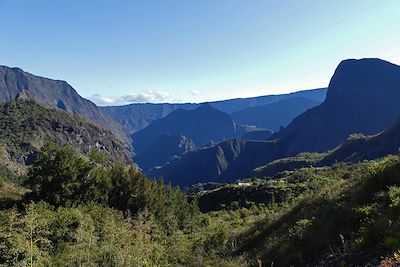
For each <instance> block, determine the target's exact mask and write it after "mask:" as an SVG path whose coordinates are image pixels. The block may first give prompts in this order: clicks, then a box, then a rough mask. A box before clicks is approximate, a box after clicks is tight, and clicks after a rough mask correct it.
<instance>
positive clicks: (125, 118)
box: [101, 88, 327, 134]
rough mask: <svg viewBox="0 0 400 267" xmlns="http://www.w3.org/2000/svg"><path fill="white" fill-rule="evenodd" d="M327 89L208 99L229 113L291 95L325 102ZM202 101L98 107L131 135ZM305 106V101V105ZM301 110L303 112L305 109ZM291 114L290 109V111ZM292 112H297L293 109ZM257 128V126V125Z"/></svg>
mask: <svg viewBox="0 0 400 267" xmlns="http://www.w3.org/2000/svg"><path fill="white" fill-rule="evenodd" d="M326 92H327V89H326V88H321V89H314V90H305V91H298V92H294V93H289V94H281V95H267V96H259V97H250V98H236V99H229V100H221V101H214V102H208V104H210V105H211V106H212V107H213V108H216V109H218V110H220V111H222V112H225V113H227V114H232V113H234V112H238V111H240V110H244V109H248V108H253V107H260V106H266V105H269V104H272V103H276V102H280V101H283V100H287V99H291V98H303V99H308V100H312V101H315V102H317V103H321V102H322V101H324V99H325V96H326ZM201 104H203V103H183V104H169V103H162V104H153V103H137V104H129V105H124V106H106V107H101V109H102V110H103V111H104V112H106V113H107V114H108V115H110V116H111V117H112V118H114V119H115V120H116V121H118V122H119V123H120V124H121V125H122V126H123V128H124V130H125V131H126V132H127V133H129V134H132V133H134V132H137V131H139V130H141V129H143V128H145V127H146V126H147V125H149V124H150V123H151V122H153V121H155V120H157V119H160V118H162V117H165V116H167V115H168V114H169V113H170V112H172V111H174V110H177V109H186V110H193V109H196V108H198V107H199V106H200V105H201ZM304 105H306V104H304ZM306 109H307V107H305V109H303V111H305V110H306ZM300 111H301V108H298V109H297V112H300ZM291 113H292V112H291ZM295 115H298V114H297V113H296V112H295ZM295 115H293V116H292V117H290V116H288V115H286V114H283V116H284V117H283V118H282V119H280V117H279V116H278V117H276V116H275V119H274V123H275V124H279V125H286V124H287V123H288V120H289V122H290V120H291V119H293V118H294V117H295ZM275 124H273V125H269V124H266V125H267V126H268V127H266V128H271V129H272V128H274V125H275ZM259 127H260V126H259Z"/></svg>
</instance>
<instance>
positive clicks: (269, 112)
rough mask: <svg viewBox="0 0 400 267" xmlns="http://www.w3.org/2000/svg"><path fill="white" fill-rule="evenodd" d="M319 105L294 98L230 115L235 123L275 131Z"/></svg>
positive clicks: (312, 101)
mask: <svg viewBox="0 0 400 267" xmlns="http://www.w3.org/2000/svg"><path fill="white" fill-rule="evenodd" d="M320 103H321V102H318V101H314V100H311V99H307V98H302V97H294V98H289V99H286V100H282V101H278V102H274V103H272V104H269V105H265V106H259V107H253V108H248V109H244V110H240V111H237V112H234V113H232V115H231V116H232V118H233V119H234V120H235V122H236V123H240V124H248V125H255V126H257V127H259V128H266V129H269V130H272V131H277V130H279V128H280V127H281V126H283V127H286V126H287V125H288V124H289V123H290V122H291V121H292V120H293V118H295V117H296V116H298V115H300V114H301V113H303V112H304V111H306V110H307V109H310V108H312V107H314V106H317V105H319V104H320Z"/></svg>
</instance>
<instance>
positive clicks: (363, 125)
mask: <svg viewBox="0 0 400 267" xmlns="http://www.w3.org/2000/svg"><path fill="white" fill-rule="evenodd" d="M399 100H400V67H399V66H397V65H394V64H392V63H389V62H386V61H383V60H380V59H360V60H354V59H351V60H345V61H343V62H341V63H340V64H339V66H338V67H337V69H336V71H335V74H334V75H333V77H332V79H331V81H330V84H329V88H328V93H327V97H326V100H325V102H323V103H322V104H321V105H319V106H317V107H315V108H312V109H310V110H308V111H306V112H305V113H303V114H302V115H300V116H298V117H297V118H296V119H294V120H293V122H292V123H291V124H290V125H289V126H288V127H287V128H286V129H285V130H284V131H282V132H281V133H279V134H278V135H277V136H276V138H277V139H281V141H280V142H281V143H285V144H286V154H288V155H293V154H296V153H299V152H302V151H325V150H328V149H331V148H333V147H335V146H337V145H338V144H340V143H342V142H344V141H345V140H346V138H347V137H348V136H349V135H350V134H353V133H364V134H374V133H377V132H380V131H382V130H383V129H385V128H386V127H388V126H389V125H391V124H393V123H394V122H395V121H396V120H397V119H398V118H399V117H400V105H399V104H398V103H399Z"/></svg>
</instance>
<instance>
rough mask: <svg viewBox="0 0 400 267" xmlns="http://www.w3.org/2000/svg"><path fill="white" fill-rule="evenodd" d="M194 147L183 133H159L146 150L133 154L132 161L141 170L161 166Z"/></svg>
mask: <svg viewBox="0 0 400 267" xmlns="http://www.w3.org/2000/svg"><path fill="white" fill-rule="evenodd" d="M195 149H196V146H195V145H194V144H193V142H192V140H190V139H189V138H187V137H186V136H183V135H171V134H163V135H160V136H159V137H158V138H157V139H156V140H155V141H154V142H153V143H152V144H151V145H150V146H149V147H148V148H147V149H146V150H144V151H142V152H141V153H139V154H137V155H135V157H134V161H135V163H137V164H138V165H139V166H140V167H141V168H142V169H143V170H148V169H151V168H154V167H156V166H162V165H164V164H166V163H167V162H169V161H171V160H174V159H176V158H178V157H180V156H182V155H184V154H186V153H188V152H190V151H193V150H195Z"/></svg>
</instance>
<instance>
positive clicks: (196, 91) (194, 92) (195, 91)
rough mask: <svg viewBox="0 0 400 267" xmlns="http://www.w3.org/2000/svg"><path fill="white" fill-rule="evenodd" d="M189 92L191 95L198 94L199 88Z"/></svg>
mask: <svg viewBox="0 0 400 267" xmlns="http://www.w3.org/2000/svg"><path fill="white" fill-rule="evenodd" d="M190 93H191V94H192V95H194V96H196V95H199V94H200V91H199V90H192V91H190Z"/></svg>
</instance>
